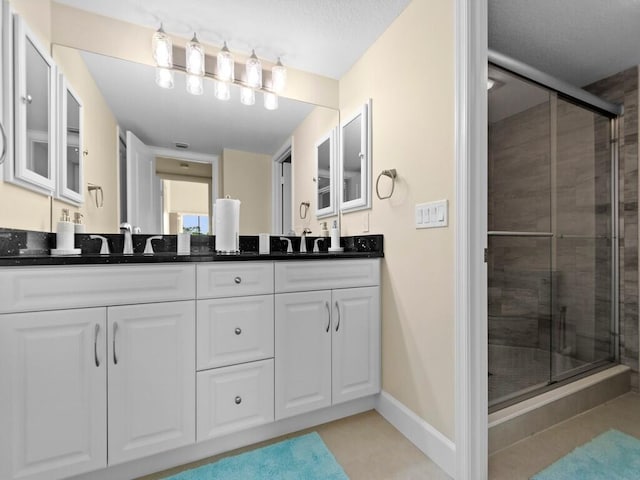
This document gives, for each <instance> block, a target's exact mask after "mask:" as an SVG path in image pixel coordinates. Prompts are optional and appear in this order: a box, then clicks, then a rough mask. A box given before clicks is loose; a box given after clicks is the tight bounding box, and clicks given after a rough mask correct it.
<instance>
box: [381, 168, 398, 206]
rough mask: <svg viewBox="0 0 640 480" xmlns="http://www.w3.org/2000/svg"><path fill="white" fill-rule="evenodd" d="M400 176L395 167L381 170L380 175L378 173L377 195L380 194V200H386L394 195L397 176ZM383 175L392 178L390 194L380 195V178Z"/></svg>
mask: <svg viewBox="0 0 640 480" xmlns="http://www.w3.org/2000/svg"><path fill="white" fill-rule="evenodd" d="M397 176H398V172H396V169H395V168H392V169H391V170H383V171H381V172H380V175H378V179H377V180H376V195H377V196H378V198H379V199H380V200H386V199H387V198H391V196H392V195H393V191H394V190H395V188H396V177H397ZM382 177H389V178H390V179H391V193H389V195H386V196H384V197H383V196H381V195H380V188H379V187H380V179H381V178H382Z"/></svg>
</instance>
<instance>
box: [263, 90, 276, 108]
mask: <svg viewBox="0 0 640 480" xmlns="http://www.w3.org/2000/svg"><path fill="white" fill-rule="evenodd" d="M264 108H266V109H267V110H277V109H278V96H277V95H276V94H275V93H271V92H264Z"/></svg>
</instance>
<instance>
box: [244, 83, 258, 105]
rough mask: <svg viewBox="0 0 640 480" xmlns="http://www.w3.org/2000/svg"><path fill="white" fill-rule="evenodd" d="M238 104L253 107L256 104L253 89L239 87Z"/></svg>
mask: <svg viewBox="0 0 640 480" xmlns="http://www.w3.org/2000/svg"><path fill="white" fill-rule="evenodd" d="M240 102H241V103H242V104H243V105H253V104H255V103H256V92H255V91H254V90H253V88H249V87H240Z"/></svg>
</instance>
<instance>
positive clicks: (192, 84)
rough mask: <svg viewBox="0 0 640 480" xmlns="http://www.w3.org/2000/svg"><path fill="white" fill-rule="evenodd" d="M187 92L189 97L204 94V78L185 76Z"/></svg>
mask: <svg viewBox="0 0 640 480" xmlns="http://www.w3.org/2000/svg"><path fill="white" fill-rule="evenodd" d="M187 92H189V93H190V94H191V95H202V93H203V92H204V78H203V77H201V76H200V75H187Z"/></svg>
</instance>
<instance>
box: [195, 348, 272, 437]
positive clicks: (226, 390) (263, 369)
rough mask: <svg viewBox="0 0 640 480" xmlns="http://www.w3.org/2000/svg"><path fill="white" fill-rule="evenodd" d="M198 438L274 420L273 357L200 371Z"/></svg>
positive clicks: (215, 435)
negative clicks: (271, 358)
mask: <svg viewBox="0 0 640 480" xmlns="http://www.w3.org/2000/svg"><path fill="white" fill-rule="evenodd" d="M197 386H198V394H197V396H198V400H197V412H198V413H197V439H198V441H202V440H207V439H209V438H215V437H220V436H222V435H226V434H229V433H232V432H236V431H239V430H244V429H247V428H250V427H254V426H256V425H261V424H264V423H268V422H272V421H273V360H263V361H260V362H253V363H246V364H243V365H235V366H233V367H224V368H217V369H213V370H207V371H205V372H198V373H197Z"/></svg>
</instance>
